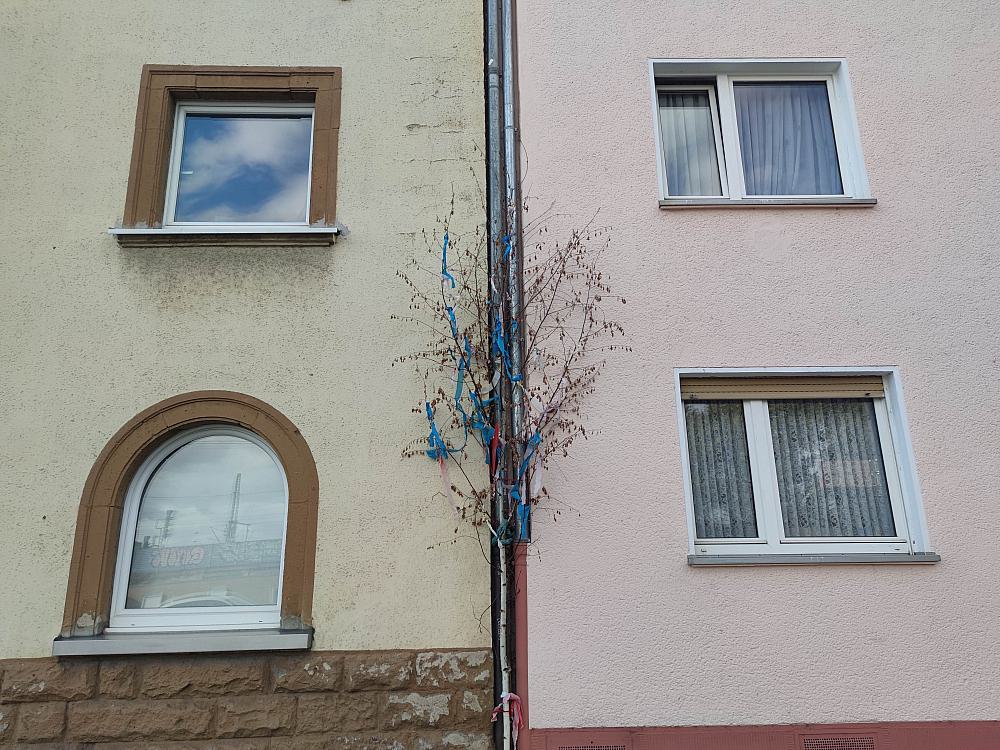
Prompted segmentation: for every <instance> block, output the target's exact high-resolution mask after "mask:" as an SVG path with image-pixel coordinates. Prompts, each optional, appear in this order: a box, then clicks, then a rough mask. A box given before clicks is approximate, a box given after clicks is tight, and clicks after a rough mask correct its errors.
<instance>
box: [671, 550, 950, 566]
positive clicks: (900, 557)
mask: <svg viewBox="0 0 1000 750" xmlns="http://www.w3.org/2000/svg"><path fill="white" fill-rule="evenodd" d="M687 561H688V565H690V566H692V567H695V568H701V567H733V566H744V565H912V564H927V563H936V562H940V561H941V556H940V555H936V554H934V553H933V552H917V553H915V554H912V555H909V554H906V553H899V554H897V553H893V552H845V553H843V554H823V555H688V559H687Z"/></svg>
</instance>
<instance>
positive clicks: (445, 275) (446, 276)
mask: <svg viewBox="0 0 1000 750" xmlns="http://www.w3.org/2000/svg"><path fill="white" fill-rule="evenodd" d="M441 280H442V281H444V280H447V281H450V282H451V288H452V289H454V288H455V277H454V276H452V275H451V274H450V273H449V272H448V233H447V232H445V233H444V246H443V247H442V248H441Z"/></svg>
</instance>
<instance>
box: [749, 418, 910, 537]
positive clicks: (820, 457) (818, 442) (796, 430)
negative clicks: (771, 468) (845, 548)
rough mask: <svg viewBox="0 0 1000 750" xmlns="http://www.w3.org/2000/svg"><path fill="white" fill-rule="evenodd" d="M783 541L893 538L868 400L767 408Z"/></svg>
mask: <svg viewBox="0 0 1000 750" xmlns="http://www.w3.org/2000/svg"><path fill="white" fill-rule="evenodd" d="M768 410H769V411H770V418H771V437H772V441H773V443H774V463H775V466H776V468H777V474H778V494H779V497H780V499H781V515H782V517H783V519H784V525H785V534H786V536H789V537H813V536H831V537H839V536H858V537H876V536H895V533H896V529H895V526H894V524H893V520H892V506H891V505H890V503H889V490H888V487H887V486H886V477H885V465H884V464H883V461H882V450H881V447H880V445H879V438H878V426H877V424H876V421H875V407H874V405H873V404H872V401H871V399H812V400H801V401H797V400H789V401H769V402H768Z"/></svg>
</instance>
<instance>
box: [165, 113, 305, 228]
mask: <svg viewBox="0 0 1000 750" xmlns="http://www.w3.org/2000/svg"><path fill="white" fill-rule="evenodd" d="M311 142H312V117H311V115H308V114H205V113H187V115H186V116H185V118H184V139H183V143H182V144H181V160H180V170H179V171H180V174H179V175H178V184H177V200H176V203H175V206H174V216H173V220H174V222H217V223H226V224H237V223H248V222H249V223H278V222H280V223H287V222H298V223H307V221H308V219H307V216H306V209H307V203H308V196H309V166H310V165H309V158H310V146H311Z"/></svg>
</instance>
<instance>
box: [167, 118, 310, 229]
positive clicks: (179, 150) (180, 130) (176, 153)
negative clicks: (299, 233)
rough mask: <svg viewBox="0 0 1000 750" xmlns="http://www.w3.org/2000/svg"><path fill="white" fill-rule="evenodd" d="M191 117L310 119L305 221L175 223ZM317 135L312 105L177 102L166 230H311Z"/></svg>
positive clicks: (169, 176) (171, 152) (303, 219)
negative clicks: (196, 115) (310, 217)
mask: <svg viewBox="0 0 1000 750" xmlns="http://www.w3.org/2000/svg"><path fill="white" fill-rule="evenodd" d="M189 114H210V115H309V123H310V127H309V174H308V175H307V176H306V203H305V210H304V212H303V214H302V221H270V222H254V221H237V222H218V221H174V213H175V211H176V208H177V189H178V186H179V184H180V168H181V156H182V154H183V150H184V130H185V124H186V122H187V116H188V115H189ZM315 132H316V113H315V107H313V106H311V105H296V106H288V105H284V104H253V105H242V104H226V103H198V104H192V103H188V102H178V103H177V105H176V109H175V114H174V131H173V136H172V139H171V141H172V142H171V146H170V161H169V164H168V167H167V191H166V202H165V204H164V207H163V226H164V227H173V228H181V227H189V228H197V227H204V228H205V229H206V231H209V230H210V231H212V232H218V231H234V230H239V231H244V232H245V231H253V230H262V231H268V230H271V231H273V230H276V229H281V228H288V227H308V226H309V201H310V200H311V198H312V190H311V189H310V188H311V186H312V172H313V140H314V138H315Z"/></svg>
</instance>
